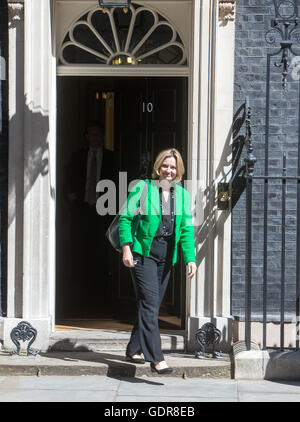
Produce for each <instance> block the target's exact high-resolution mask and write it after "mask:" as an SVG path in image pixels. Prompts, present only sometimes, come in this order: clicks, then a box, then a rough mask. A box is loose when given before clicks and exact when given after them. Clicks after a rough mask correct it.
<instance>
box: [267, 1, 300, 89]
mask: <svg viewBox="0 0 300 422" xmlns="http://www.w3.org/2000/svg"><path fill="white" fill-rule="evenodd" d="M272 2H273V4H274V8H275V18H274V19H272V21H271V27H272V29H270V30H269V31H267V33H266V35H265V39H266V42H267V43H268V44H272V45H274V44H275V43H276V38H277V37H276V36H278V35H279V37H280V38H281V40H280V50H279V52H280V51H281V53H282V56H281V61H280V62H277V63H276V62H275V63H274V65H275V66H276V67H282V87H283V89H284V90H286V88H287V75H288V72H289V67H290V62H289V52H293V51H292V48H293V45H294V42H295V41H296V42H297V43H298V44H300V32H299V26H298V24H299V17H298V5H297V1H296V0H272Z"/></svg>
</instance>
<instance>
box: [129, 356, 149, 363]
mask: <svg viewBox="0 0 300 422" xmlns="http://www.w3.org/2000/svg"><path fill="white" fill-rule="evenodd" d="M126 360H127V361H128V362H131V363H145V359H143V358H142V357H141V358H133V357H132V356H130V355H126Z"/></svg>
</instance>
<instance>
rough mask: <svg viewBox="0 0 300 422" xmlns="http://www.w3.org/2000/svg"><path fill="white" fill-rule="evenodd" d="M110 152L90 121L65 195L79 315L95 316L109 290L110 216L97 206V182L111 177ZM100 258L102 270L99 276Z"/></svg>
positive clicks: (99, 127) (74, 157) (96, 124)
mask: <svg viewBox="0 0 300 422" xmlns="http://www.w3.org/2000/svg"><path fill="white" fill-rule="evenodd" d="M112 172H113V153H112V152H111V151H109V150H107V149H105V147H104V128H103V126H102V125H101V123H99V122H97V121H92V122H90V123H88V125H87V127H86V130H85V145H84V147H83V148H81V149H79V150H78V151H76V152H74V153H73V155H72V157H71V162H70V165H69V175H68V180H69V182H68V191H67V199H68V202H69V205H70V210H71V220H72V224H71V226H72V227H71V232H72V233H71V236H72V241H71V248H72V252H71V254H72V281H74V292H73V295H74V296H75V290H76V292H77V298H78V300H79V304H78V306H79V307H80V308H79V310H77V312H79V313H80V312H81V316H82V317H93V316H97V312H98V309H99V302H98V301H99V297H102V298H103V300H104V302H105V301H106V299H107V298H106V293H107V294H108V291H109V289H108V288H107V287H108V267H107V262H108V257H107V256H106V252H107V248H106V245H105V242H106V237H105V232H106V229H107V227H108V225H109V222H110V220H109V216H100V215H99V214H98V213H97V210H96V202H97V199H98V198H97V192H96V185H97V183H98V182H99V180H101V179H112V178H113V173H112ZM99 262H101V263H102V264H101V265H102V272H101V276H100V277H99Z"/></svg>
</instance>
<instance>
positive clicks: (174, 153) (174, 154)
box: [152, 148, 185, 182]
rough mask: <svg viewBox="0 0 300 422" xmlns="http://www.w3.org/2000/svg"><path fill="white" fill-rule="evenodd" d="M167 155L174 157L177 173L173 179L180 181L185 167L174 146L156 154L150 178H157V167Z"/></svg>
mask: <svg viewBox="0 0 300 422" xmlns="http://www.w3.org/2000/svg"><path fill="white" fill-rule="evenodd" d="M169 157H174V158H175V160H176V167H177V174H176V177H175V179H174V181H175V182H180V180H181V179H182V176H183V175H184V172H185V169H184V164H183V160H182V157H181V154H180V152H179V151H177V149H175V148H170V149H165V150H163V151H161V152H160V153H159V154H158V156H157V157H156V160H155V163H154V166H153V171H152V179H159V169H160V167H161V165H162V163H163V162H164V161H165V159H166V158H169Z"/></svg>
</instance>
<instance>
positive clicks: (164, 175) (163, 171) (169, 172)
mask: <svg viewBox="0 0 300 422" xmlns="http://www.w3.org/2000/svg"><path fill="white" fill-rule="evenodd" d="M176 175H177V163H176V159H175V157H168V158H166V159H165V160H164V161H163V162H162V165H161V166H160V169H159V178H160V179H161V180H162V179H165V180H168V181H169V182H171V181H172V180H174V179H175V177H176Z"/></svg>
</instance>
